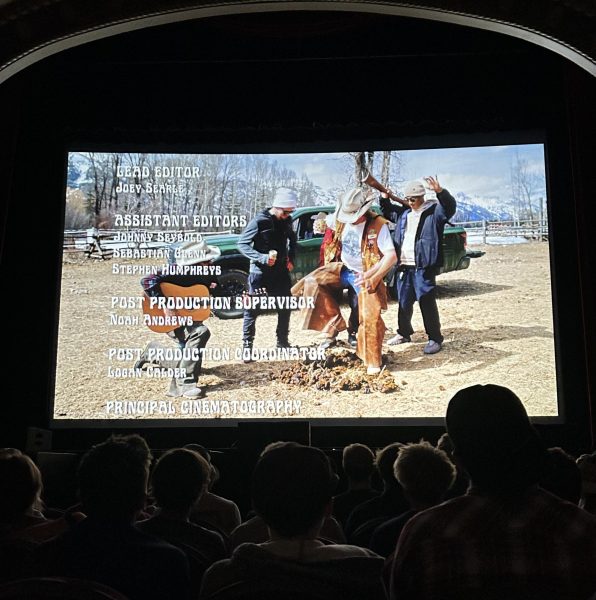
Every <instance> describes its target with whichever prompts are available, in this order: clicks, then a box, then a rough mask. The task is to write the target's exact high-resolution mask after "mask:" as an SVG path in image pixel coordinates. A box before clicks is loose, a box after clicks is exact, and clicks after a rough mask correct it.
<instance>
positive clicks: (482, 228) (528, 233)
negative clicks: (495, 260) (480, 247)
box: [453, 219, 548, 244]
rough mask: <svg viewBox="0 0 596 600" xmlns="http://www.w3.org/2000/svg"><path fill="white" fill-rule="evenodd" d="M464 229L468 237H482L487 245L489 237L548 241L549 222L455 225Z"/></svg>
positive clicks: (463, 223)
mask: <svg viewBox="0 0 596 600" xmlns="http://www.w3.org/2000/svg"><path fill="white" fill-rule="evenodd" d="M453 225H455V226H457V227H463V228H464V229H465V230H466V232H467V234H468V237H472V236H474V237H481V238H482V243H483V244H486V239H487V238H488V237H523V238H525V239H527V240H535V241H548V221H547V220H546V219H535V220H532V221H530V220H524V221H521V220H512V221H486V220H483V221H464V222H458V223H453Z"/></svg>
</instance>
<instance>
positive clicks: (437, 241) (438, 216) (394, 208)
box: [380, 189, 457, 269]
mask: <svg viewBox="0 0 596 600" xmlns="http://www.w3.org/2000/svg"><path fill="white" fill-rule="evenodd" d="M437 199H438V201H439V202H438V203H437V204H433V205H432V206H429V207H428V208H427V209H426V210H425V211H424V212H423V213H422V216H421V217H420V223H419V224H418V230H417V231H416V242H415V246H414V253H415V255H416V267H417V268H420V269H426V268H427V267H441V266H442V265H443V231H444V230H445V223H446V222H447V221H448V220H449V219H450V218H451V217H452V216H453V215H454V214H455V210H456V208H457V205H456V202H455V198H454V197H453V196H452V195H451V194H450V193H449V192H448V191H447V190H446V189H443V190H442V191H441V192H439V193H438V194H437ZM380 204H381V210H382V211H383V216H384V217H385V218H386V219H388V220H389V221H392V222H393V223H395V230H394V231H393V244H394V245H395V251H396V252H397V260H398V263H399V260H400V256H401V246H402V243H403V241H404V235H405V233H406V224H407V219H408V213H410V212H411V210H412V209H410V208H407V207H406V206H401V205H399V206H398V205H396V204H394V203H392V202H391V200H389V198H381V199H380Z"/></svg>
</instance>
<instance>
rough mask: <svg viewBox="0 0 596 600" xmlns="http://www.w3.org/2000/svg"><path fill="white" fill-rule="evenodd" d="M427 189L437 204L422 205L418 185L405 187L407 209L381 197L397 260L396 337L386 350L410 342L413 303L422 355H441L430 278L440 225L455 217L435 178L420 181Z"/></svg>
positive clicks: (438, 261)
mask: <svg viewBox="0 0 596 600" xmlns="http://www.w3.org/2000/svg"><path fill="white" fill-rule="evenodd" d="M424 180H425V181H426V183H427V185H428V187H429V188H430V189H431V190H432V191H433V192H435V193H436V195H437V200H438V202H437V201H429V200H425V198H424V196H425V194H426V188H425V186H424V184H423V183H422V182H421V181H410V182H409V183H407V184H406V187H405V193H404V196H405V200H406V202H407V205H406V206H397V205H395V204H393V203H392V202H391V200H390V199H389V196H388V194H386V193H381V208H382V210H383V216H384V217H385V218H386V219H388V220H389V221H393V222H394V223H395V230H394V232H393V241H394V242H395V247H396V249H397V254H398V259H399V272H398V276H397V280H396V287H397V296H398V300H399V309H398V313H397V335H395V336H394V337H392V338H391V339H390V340H389V341H388V342H387V343H388V344H389V345H390V346H393V345H395V344H403V343H406V342H409V341H410V336H411V335H412V333H414V330H413V329H412V313H413V311H414V302H415V301H416V300H418V304H419V305H420V312H421V313H422V320H423V322H424V329H425V331H426V335H427V336H428V342H427V344H426V346H425V347H424V354H435V353H436V352H439V350H441V347H442V344H443V335H442V333H441V322H440V320H439V309H438V308H437V301H436V298H435V288H436V283H435V277H436V275H437V273H438V269H439V267H441V266H442V265H443V231H444V229H445V223H446V222H447V221H448V220H449V219H450V218H451V217H452V216H453V215H454V214H455V210H456V202H455V198H454V197H453V196H452V195H451V194H450V193H449V192H448V191H447V190H446V189H444V188H442V187H441V184H440V183H439V180H438V179H437V177H436V176H435V177H425V178H424Z"/></svg>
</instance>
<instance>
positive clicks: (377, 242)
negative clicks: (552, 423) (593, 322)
mask: <svg viewBox="0 0 596 600" xmlns="http://www.w3.org/2000/svg"><path fill="white" fill-rule="evenodd" d="M66 178H67V181H66V197H65V218H64V242H63V257H62V275H61V292H60V305H59V333H58V342H57V354H56V375H55V393H54V403H53V418H54V423H55V424H56V423H60V422H67V421H68V422H70V421H73V420H75V421H79V420H84V421H94V422H97V421H100V422H101V421H110V420H115V419H118V420H122V419H127V420H129V419H139V420H148V421H151V420H155V419H159V420H164V419H168V420H169V419H197V420H201V421H202V422H205V423H208V422H210V423H223V422H230V420H236V421H237V420H241V419H288V418H299V419H308V420H311V421H317V420H323V419H324V420H333V421H337V420H341V421H342V422H346V423H354V421H353V420H359V421H360V422H362V423H364V422H367V423H374V422H376V421H377V420H379V419H382V420H385V419H402V418H433V417H434V418H440V417H442V416H443V415H444V414H445V408H446V405H447V403H448V401H449V399H450V398H451V396H452V395H453V394H454V393H455V391H457V390H458V389H459V388H461V387H463V386H466V385H472V384H475V383H500V384H503V383H504V384H506V385H508V386H509V387H511V388H512V389H513V390H514V391H515V392H516V393H517V394H518V395H519V397H520V398H522V399H523V400H524V402H525V404H526V408H527V410H528V412H529V414H530V415H531V416H542V417H554V416H558V402H557V376H556V368H555V350H554V349H555V343H554V328H553V311H552V293H551V269H550V254H549V227H548V215H547V212H548V211H547V208H548V204H549V202H556V199H548V201H547V194H546V181H545V179H546V178H545V159H544V146H543V145H542V144H525V145H501V146H481V147H465V148H435V149H416V150H393V151H389V150H371V151H354V152H335V153H296V154H157V153H145V154H141V153H116V152H85V151H78V152H71V153H69V155H68V171H67V174H66ZM330 422H331V421H330ZM382 422H385V421H382Z"/></svg>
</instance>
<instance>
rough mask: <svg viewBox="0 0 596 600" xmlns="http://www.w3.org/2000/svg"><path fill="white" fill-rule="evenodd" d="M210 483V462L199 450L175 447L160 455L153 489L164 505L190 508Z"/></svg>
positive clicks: (181, 509)
mask: <svg viewBox="0 0 596 600" xmlns="http://www.w3.org/2000/svg"><path fill="white" fill-rule="evenodd" d="M208 483H209V463H208V462H207V461H206V460H205V459H204V458H203V457H202V456H201V455H200V454H198V453H197V452H193V451H192V450H187V449H185V448H176V449H174V450H170V451H168V452H166V453H165V454H164V455H163V456H161V457H160V458H159V460H158V461H157V463H156V464H155V467H154V468H153V473H152V474H151V490H152V492H153V496H154V497H155V500H156V501H157V504H158V506H160V507H161V508H168V509H172V510H179V511H189V510H190V509H191V507H192V505H193V504H194V503H195V502H196V501H197V500H198V499H199V497H200V496H201V494H202V493H203V490H204V489H206V487H207V485H208Z"/></svg>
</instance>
